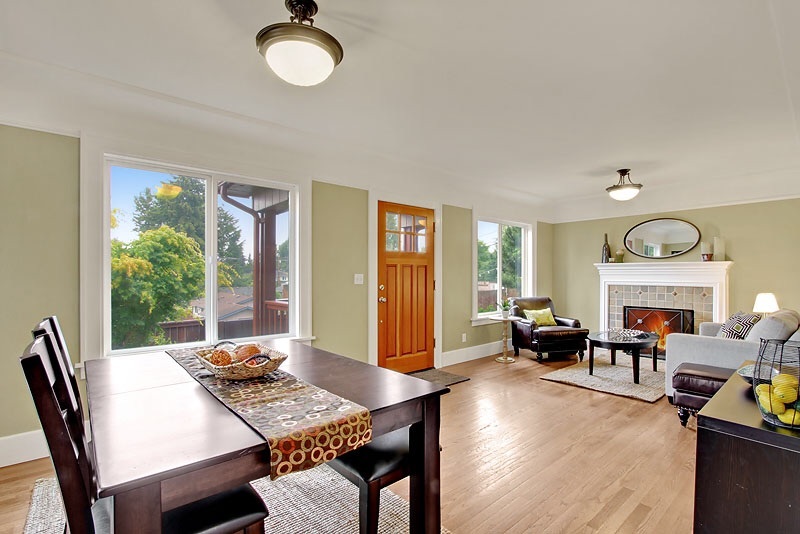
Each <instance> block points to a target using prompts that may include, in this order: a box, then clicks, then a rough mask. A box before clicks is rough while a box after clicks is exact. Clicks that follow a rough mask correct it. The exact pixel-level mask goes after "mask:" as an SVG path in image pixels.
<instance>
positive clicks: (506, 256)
mask: <svg viewBox="0 0 800 534" xmlns="http://www.w3.org/2000/svg"><path fill="white" fill-rule="evenodd" d="M502 228H503V236H502V239H503V243H502V247H501V250H502V255H503V258H502V261H501V265H502V269H503V279H502V284H503V286H502V290H503V297H504V298H508V297H520V296H522V228H520V227H519V226H503V227H502Z"/></svg>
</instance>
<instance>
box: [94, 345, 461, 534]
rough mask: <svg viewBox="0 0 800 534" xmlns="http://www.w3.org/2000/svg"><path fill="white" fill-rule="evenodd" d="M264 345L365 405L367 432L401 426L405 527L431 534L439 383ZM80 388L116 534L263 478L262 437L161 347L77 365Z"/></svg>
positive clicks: (295, 368)
mask: <svg viewBox="0 0 800 534" xmlns="http://www.w3.org/2000/svg"><path fill="white" fill-rule="evenodd" d="M265 344H266V345H267V346H270V347H273V348H275V349H277V350H280V351H282V352H285V353H287V354H289V358H288V359H287V360H286V362H284V363H283V365H281V369H282V370H284V371H287V372H289V373H291V374H293V375H294V376H296V377H298V378H300V379H302V380H305V381H306V382H308V383H310V384H313V385H315V386H318V387H321V388H323V389H326V390H328V391H330V392H331V393H335V394H337V395H339V396H341V397H344V398H346V399H349V400H351V401H353V402H355V403H358V404H360V405H362V406H364V407H366V408H367V409H369V411H370V414H371V416H372V430H373V435H374V436H379V435H381V434H385V433H387V432H390V431H392V430H395V429H398V428H402V427H405V426H410V428H411V429H410V440H411V443H410V445H411V458H412V469H411V476H410V525H409V526H410V531H411V532H412V533H421V532H425V533H427V534H433V533H437V534H438V533H439V532H440V528H441V498H440V479H439V476H440V459H439V427H440V412H439V407H440V397H441V395H442V394H444V393H447V392H448V391H449V389H448V388H446V387H444V386H441V385H438V384H435V383H432V382H427V381H425V380H420V379H418V378H413V377H410V376H407V375H404V374H401V373H397V372H394V371H390V370H388V369H383V368H380V367H375V366H373V365H369V364H366V363H363V362H360V361H357V360H354V359H351V358H347V357H344V356H340V355H337V354H333V353H331V352H327V351H324V350H320V349H317V348H314V347H311V346H308V345H305V344H302V343H299V342H294V341H290V340H287V339H279V340H273V341H269V342H266V343H265ZM86 384H87V385H86V388H87V399H88V404H89V418H90V423H91V431H92V442H93V444H94V445H93V449H94V456H95V468H96V472H97V487H98V493H99V496H100V497H110V496H114V528H115V530H114V531H115V532H116V533H117V534H120V533H127V532H137V533H150V532H160V530H161V513H162V512H163V511H166V510H170V509H173V508H176V507H178V506H181V505H183V504H186V503H189V502H192V501H194V500H197V499H200V498H203V497H205V496H208V495H212V494H214V493H218V492H220V491H222V490H224V489H226V488H230V487H234V486H237V485H239V484H242V483H245V482H248V481H251V480H255V479H257V478H261V477H264V476H269V473H270V463H269V459H270V454H269V447H268V445H267V442H266V440H265V439H264V438H263V437H262V436H261V435H260V434H258V433H257V432H256V431H255V430H253V429H252V428H251V427H250V426H249V425H247V424H246V423H245V422H244V421H243V420H242V419H240V418H239V417H238V416H237V415H235V414H234V413H233V412H231V411H230V410H229V409H228V408H227V407H226V406H224V405H223V404H222V403H221V402H220V401H219V400H218V399H217V398H216V397H214V396H213V395H212V394H211V393H209V392H208V391H207V390H206V389H205V388H204V387H203V386H202V385H201V384H200V383H198V382H197V381H195V380H194V379H193V378H192V377H191V376H190V375H189V374H188V373H187V372H186V371H185V370H184V369H183V368H182V367H181V366H180V365H179V364H178V363H177V362H175V360H173V359H172V358H171V357H170V356H169V355H167V354H166V353H156V354H148V355H135V356H118V357H108V358H102V359H97V360H90V361H87V362H86ZM289 476H291V475H289ZM266 504H267V506H268V507H269V504H270V503H266ZM267 521H269V519H267Z"/></svg>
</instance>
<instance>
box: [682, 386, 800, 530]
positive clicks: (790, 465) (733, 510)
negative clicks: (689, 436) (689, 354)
mask: <svg viewBox="0 0 800 534" xmlns="http://www.w3.org/2000/svg"><path fill="white" fill-rule="evenodd" d="M755 402H756V401H755V399H754V398H753V393H752V389H751V386H750V384H748V383H747V382H746V381H744V380H743V379H742V378H741V377H740V376H739V375H738V374H735V373H734V375H733V376H732V377H731V378H730V379H729V380H728V381H727V382H726V383H725V385H724V386H723V387H722V388H721V389H720V390H719V391H718V392H717V394H716V395H714V397H713V398H712V399H711V400H710V401H709V402H708V404H706V405H705V407H704V408H703V409H702V410H700V412H699V413H698V414H697V466H696V470H695V494H694V532H695V533H702V532H708V533H719V532H800V432H798V431H794V430H790V429H785V428H777V427H773V426H770V425H768V424H767V423H765V422H764V421H763V419H762V418H761V414H760V413H759V411H758V407H757V406H756V403H755Z"/></svg>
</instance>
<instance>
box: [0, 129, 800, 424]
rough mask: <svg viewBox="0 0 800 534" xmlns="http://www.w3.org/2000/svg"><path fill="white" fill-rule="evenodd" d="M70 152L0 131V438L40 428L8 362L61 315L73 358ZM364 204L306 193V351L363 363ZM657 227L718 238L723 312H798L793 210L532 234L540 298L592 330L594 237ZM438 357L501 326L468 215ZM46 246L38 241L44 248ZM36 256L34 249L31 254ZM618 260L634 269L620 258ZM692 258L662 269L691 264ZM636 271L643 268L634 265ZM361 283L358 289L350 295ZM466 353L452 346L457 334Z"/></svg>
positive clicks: (446, 218)
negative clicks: (478, 317) (770, 308)
mask: <svg viewBox="0 0 800 534" xmlns="http://www.w3.org/2000/svg"><path fill="white" fill-rule="evenodd" d="M78 155H79V144H78V140H77V139H75V138H71V137H65V136H59V135H53V134H46V133H41V132H35V131H31V130H23V129H19V128H12V127H8V126H1V125H0V183H2V185H3V195H2V200H0V230H1V237H0V257H1V258H3V270H2V273H3V276H2V277H0V279H1V281H0V290H1V291H2V295H3V297H4V301H5V302H6V303H7V305H6V306H4V307H2V308H0V335H2V339H3V340H4V342H5V346H6V348H7V354H6V357H4V358H0V402H3V406H6V407H9V409H7V410H4V411H3V416H2V418H0V436H7V435H13V434H18V433H21V432H26V431H29V430H34V429H36V428H38V426H39V425H38V420H37V418H36V415H35V413H34V410H33V405H32V403H31V402H28V399H29V395H28V391H27V387H26V386H25V383H24V380H23V378H22V372H21V369H20V367H19V363H18V361H17V356H18V355H19V354H20V353H21V352H22V350H23V349H24V347H25V346H26V345H27V344H28V343H29V341H30V334H29V332H30V329H31V327H32V326H33V325H34V324H36V322H38V321H39V320H40V319H41V318H42V317H44V316H46V315H49V314H57V315H59V319H60V320H61V324H62V326H63V328H64V330H65V336H66V338H67V340H68V343H69V348H70V351H71V353H72V356H73V358H74V359H76V360H77V358H78V347H79V339H78V335H79V330H78V298H79V294H78V255H79V247H78V189H79V162H78ZM368 208H369V198H368V193H367V191H365V190H362V189H354V188H350V187H343V186H337V185H331V184H326V183H322V182H314V183H313V185H312V244H311V246H312V284H313V287H312V303H313V310H312V320H313V332H314V335H315V336H317V340H316V341H315V342H314V345H315V346H318V347H321V348H324V349H327V350H331V351H334V352H338V353H341V354H344V355H347V356H350V357H352V358H354V359H358V360H362V361H366V360H367V354H368V349H367V332H368V327H369V325H368V316H367V306H368V300H367V299H368V293H367V288H368V285H367V284H369V283H370V281H369V280H368V279H366V277H367V275H368V248H369V247H368V224H369V221H368ZM656 216H671V217H678V218H681V219H685V220H688V221H690V222H692V223H694V224H695V225H697V226H698V227H699V228H700V231H701V232H702V234H703V237H704V239H706V238H711V237H714V236H722V237H724V238H725V240H726V243H727V247H726V248H727V256H728V259H730V260H733V261H734V267H733V269H732V271H731V311H735V310H738V309H750V308H751V307H752V302H753V299H754V297H755V294H756V293H757V292H761V291H772V292H774V293H775V294H776V295H777V297H778V302H779V303H780V304H781V306H783V307H788V308H794V309H800V287H798V284H797V282H796V276H795V273H796V270H797V267H796V266H797V265H800V248H798V247H797V246H796V244H795V240H794V238H793V235H794V232H795V230H796V229H797V228H798V227H800V224H798V223H800V199H796V200H786V201H776V202H768V203H759V204H747V205H742V206H728V207H721V208H709V209H703V210H688V211H681V212H670V213H659V214H651V215H647V216H639V217H619V218H613V219H603V220H599V221H587V222H577V223H564V224H547V223H539V224H537V227H536V231H537V243H536V264H537V265H536V266H537V288H536V293H538V294H540V295H548V294H549V295H551V296H552V297H553V298H554V300H555V302H556V309H557V310H558V311H559V313H560V314H562V315H566V316H571V317H578V318H580V319H581V321H582V322H583V323H584V324H585V325H586V326H587V327H588V328H592V329H596V328H597V314H598V310H599V302H598V291H599V290H598V284H599V278H598V275H597V270H596V268H595V267H594V265H593V263H595V262H597V261H599V259H600V249H601V246H602V243H603V233H604V232H607V233H608V234H609V241H610V243H611V245H612V249H613V250H616V249H617V248H619V247H621V245H622V239H623V237H624V235H625V232H626V231H627V230H628V228H630V227H631V226H632V225H634V224H636V223H638V222H641V221H643V220H647V219H650V218H653V217H656ZM440 231H441V232H442V243H443V247H442V262H443V264H442V273H443V279H442V280H441V281H439V282H437V283H438V284H440V285H439V286H437V287H441V291H442V304H443V309H442V333H443V339H442V340H441V342H442V350H443V351H446V352H447V351H453V350H458V349H464V348H468V347H472V346H478V345H483V344H486V343H491V342H495V341H497V340H498V339H499V338H500V325H499V324H497V325H494V324H492V325H487V326H479V327H473V326H472V324H471V322H470V318H471V310H472V291H473V288H472V247H473V244H472V211H471V210H469V209H465V208H458V207H454V206H443V208H442V224H441V228H440ZM42 236H46V237H42ZM40 242H42V243H44V246H38V245H39V243H40ZM625 259H626V261H631V260H632V257H631V255H630V254H626V257H625ZM699 259H700V252H699V249H695V250H693V251H692V252H690V253H689V254H686V255H683V256H679V257H677V258H671V259H667V260H649V261H699ZM639 260H640V261H648V260H643V259H641V258H639ZM355 273H363V274H364V276H365V280H364V285H354V284H353V274H355ZM462 333H466V334H467V342H466V343H462V342H461V334H462Z"/></svg>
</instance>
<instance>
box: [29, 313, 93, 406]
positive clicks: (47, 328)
mask: <svg viewBox="0 0 800 534" xmlns="http://www.w3.org/2000/svg"><path fill="white" fill-rule="evenodd" d="M32 333H33V337H34V338H35V337H37V336H41V335H43V334H50V338H51V341H52V345H53V347H52V348H53V351H54V354H55V355H56V356H57V357H58V363H59V364H60V365H59V366H58V367H60V368H61V370H62V371H63V373H64V375H65V376H64V378H65V382H64V386H66V387H69V388H70V389H71V390H72V393H73V396H74V397H75V399H77V401H78V414H79V415H80V419H81V421H83V420H84V415H83V405H82V404H81V402H80V401H81V392H80V390H79V389H78V380H77V378H75V367H74V365H73V364H72V359H71V358H70V356H69V350H68V349H67V342H66V341H65V340H64V333H63V332H62V331H61V325H60V324H59V322H58V317H56V316H55V315H51V316H50V317H45V318H44V319H42V321H41V322H40V323H39V324H37V325H36V327H34V329H33V331H32ZM54 368H55V365H54ZM57 392H58V391H57ZM60 394H61V395H63V393H60Z"/></svg>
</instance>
